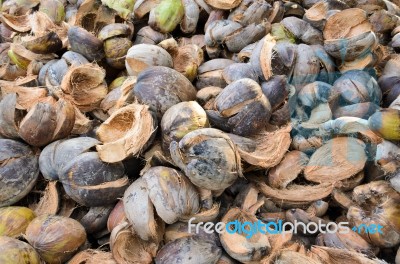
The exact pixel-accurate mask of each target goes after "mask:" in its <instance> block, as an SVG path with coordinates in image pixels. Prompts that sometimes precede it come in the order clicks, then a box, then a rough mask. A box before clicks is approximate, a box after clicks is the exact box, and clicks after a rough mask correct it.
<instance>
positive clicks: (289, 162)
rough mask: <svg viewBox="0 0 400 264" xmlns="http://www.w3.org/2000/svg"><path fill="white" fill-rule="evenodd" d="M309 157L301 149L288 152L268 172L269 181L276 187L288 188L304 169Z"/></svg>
mask: <svg viewBox="0 0 400 264" xmlns="http://www.w3.org/2000/svg"><path fill="white" fill-rule="evenodd" d="M308 161H309V158H308V156H307V155H306V154H304V153H303V152H301V151H298V150H294V151H291V152H289V153H287V154H286V155H285V156H284V158H283V159H282V161H281V162H280V163H279V164H278V165H277V166H275V167H273V168H272V169H271V170H270V171H269V173H268V183H269V185H270V186H271V187H273V188H276V189H283V188H286V187H287V185H288V184H289V183H290V182H292V181H293V180H294V179H296V178H297V176H298V175H299V174H300V173H301V172H302V171H303V170H304V168H305V167H306V165H307V163H308Z"/></svg>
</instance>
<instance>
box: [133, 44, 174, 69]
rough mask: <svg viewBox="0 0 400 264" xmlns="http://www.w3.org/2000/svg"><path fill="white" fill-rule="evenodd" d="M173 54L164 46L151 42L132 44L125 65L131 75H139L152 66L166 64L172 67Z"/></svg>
mask: <svg viewBox="0 0 400 264" xmlns="http://www.w3.org/2000/svg"><path fill="white" fill-rule="evenodd" d="M173 65H174V64H173V61H172V57H171V55H169V54H168V52H167V51H166V50H164V49H163V48H161V47H159V46H156V45H151V44H138V45H134V46H132V47H131V48H130V49H129V50H128V53H127V54H126V60H125V66H126V69H127V71H128V74H129V75H133V76H137V75H138V74H139V73H140V72H142V71H143V70H144V69H146V68H148V67H150V66H165V67H169V68H172V67H173Z"/></svg>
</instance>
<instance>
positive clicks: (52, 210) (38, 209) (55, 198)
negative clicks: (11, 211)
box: [32, 181, 61, 216]
mask: <svg viewBox="0 0 400 264" xmlns="http://www.w3.org/2000/svg"><path fill="white" fill-rule="evenodd" d="M59 184H60V183H58V182H57V181H50V182H49V183H48V184H47V186H46V189H45V190H44V192H43V195H42V197H40V200H39V202H38V203H37V204H33V205H32V207H33V210H34V211H35V214H36V215H37V216H41V215H47V214H52V215H55V214H57V213H58V211H59V209H60V207H61V193H60V191H59V189H58V187H59Z"/></svg>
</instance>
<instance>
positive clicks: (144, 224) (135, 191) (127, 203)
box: [114, 178, 164, 243]
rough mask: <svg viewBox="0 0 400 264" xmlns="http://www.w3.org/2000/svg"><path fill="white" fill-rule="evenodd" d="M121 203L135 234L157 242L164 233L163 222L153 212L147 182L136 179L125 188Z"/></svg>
mask: <svg viewBox="0 0 400 264" xmlns="http://www.w3.org/2000/svg"><path fill="white" fill-rule="evenodd" d="M123 203H124V209H125V215H126V218H127V219H128V221H129V223H130V224H131V225H132V229H133V230H134V232H135V234H136V235H137V236H139V237H140V238H141V239H143V240H145V241H155V242H156V243H158V241H160V240H161V239H162V235H163V233H164V232H163V231H164V222H163V221H161V219H160V218H159V217H158V216H157V215H155V214H154V213H155V212H154V207H153V204H152V202H151V200H150V198H149V194H148V187H147V183H146V181H145V180H144V179H143V178H139V179H137V180H136V181H134V182H133V183H132V184H131V185H130V186H129V187H128V189H126V191H125V194H124V198H123ZM115 229H116V228H114V230H115Z"/></svg>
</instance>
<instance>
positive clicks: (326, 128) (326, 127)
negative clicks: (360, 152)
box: [319, 116, 383, 144]
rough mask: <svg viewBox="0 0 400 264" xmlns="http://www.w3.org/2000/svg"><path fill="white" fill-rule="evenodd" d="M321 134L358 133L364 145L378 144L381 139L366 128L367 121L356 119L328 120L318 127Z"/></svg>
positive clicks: (346, 117)
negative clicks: (364, 142)
mask: <svg viewBox="0 0 400 264" xmlns="http://www.w3.org/2000/svg"><path fill="white" fill-rule="evenodd" d="M319 129H320V132H321V133H323V134H324V133H334V134H336V135H349V134H352V133H359V134H360V135H361V136H362V137H363V139H364V140H365V141H367V142H366V143H368V142H370V143H373V144H380V143H381V142H382V141H383V139H382V138H381V137H379V136H377V135H376V134H375V133H374V132H372V130H371V129H370V128H369V126H368V121H367V120H365V119H362V118H358V117H350V116H344V117H339V118H336V119H334V120H330V121H328V122H325V123H323V124H321V125H320V128H319Z"/></svg>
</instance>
